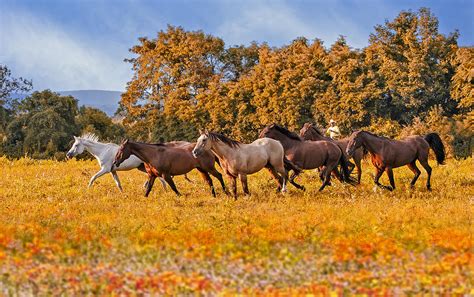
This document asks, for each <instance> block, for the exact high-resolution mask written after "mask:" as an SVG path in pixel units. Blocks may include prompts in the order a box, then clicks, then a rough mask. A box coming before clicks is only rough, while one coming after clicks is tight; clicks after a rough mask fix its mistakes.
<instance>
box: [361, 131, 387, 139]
mask: <svg viewBox="0 0 474 297" xmlns="http://www.w3.org/2000/svg"><path fill="white" fill-rule="evenodd" d="M360 132H364V133H367V134H369V135H371V136H374V137H377V138H382V139H385V140H393V139H391V138H388V137H385V136H379V135H377V134H374V133H372V132H369V131H366V130H360Z"/></svg>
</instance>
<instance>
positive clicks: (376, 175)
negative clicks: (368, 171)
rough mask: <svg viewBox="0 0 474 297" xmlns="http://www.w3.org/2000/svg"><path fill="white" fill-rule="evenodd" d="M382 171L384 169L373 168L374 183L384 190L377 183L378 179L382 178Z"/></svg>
mask: <svg viewBox="0 0 474 297" xmlns="http://www.w3.org/2000/svg"><path fill="white" fill-rule="evenodd" d="M384 171H385V168H378V167H376V168H375V177H374V183H375V184H376V185H377V186H379V187H381V188H384V186H383V185H381V184H380V183H379V179H380V177H381V176H382V174H383V172H384Z"/></svg>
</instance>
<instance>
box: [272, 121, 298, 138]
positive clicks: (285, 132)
mask: <svg viewBox="0 0 474 297" xmlns="http://www.w3.org/2000/svg"><path fill="white" fill-rule="evenodd" d="M268 128H269V129H272V128H274V129H275V130H277V131H278V132H280V133H281V134H283V135H285V136H287V137H288V138H291V139H294V140H298V141H301V137H299V136H298V134H296V133H295V132H291V131H289V130H288V129H286V128H284V127H282V126H280V125H277V124H272V125H270V126H268Z"/></svg>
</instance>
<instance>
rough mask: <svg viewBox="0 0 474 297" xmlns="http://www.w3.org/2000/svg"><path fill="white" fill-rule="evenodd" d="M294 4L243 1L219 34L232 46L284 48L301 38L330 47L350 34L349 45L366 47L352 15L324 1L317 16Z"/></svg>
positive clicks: (362, 34) (222, 25) (227, 19)
mask: <svg viewBox="0 0 474 297" xmlns="http://www.w3.org/2000/svg"><path fill="white" fill-rule="evenodd" d="M293 4H294V3H293ZM293 4H292V3H291V2H289V3H285V2H277V1H271V2H270V1H269V2H267V1H242V5H241V6H240V7H234V8H233V9H227V10H228V11H229V15H227V17H226V18H225V21H224V22H223V23H222V24H221V25H220V26H219V28H218V29H217V32H216V33H217V35H218V36H221V37H223V38H224V40H226V43H227V44H228V45H232V44H241V43H244V44H245V43H249V42H251V41H254V40H255V41H260V42H261V41H268V42H270V44H271V45H282V44H288V43H289V42H290V41H292V40H293V39H295V38H297V37H301V36H303V37H306V38H308V39H310V40H311V39H314V38H319V39H322V40H323V41H325V44H326V45H330V44H332V43H333V42H334V41H335V40H336V39H337V38H338V37H339V35H340V34H342V35H347V37H348V41H349V44H350V45H352V46H354V47H363V46H365V45H366V43H367V36H366V34H365V33H364V32H362V30H361V29H360V27H359V26H358V25H356V24H355V22H354V21H353V20H352V19H351V18H350V16H348V15H343V14H342V13H338V11H337V10H336V9H335V8H333V6H334V5H327V4H326V5H324V1H321V3H320V4H321V5H319V6H318V7H320V9H317V10H315V11H314V14H313V15H308V13H305V12H302V11H298V9H297V8H296V7H297V6H296V7H295V5H293ZM333 4H334V3H333ZM300 9H301V7H300ZM303 9H304V5H303ZM311 10H313V8H312V9H311Z"/></svg>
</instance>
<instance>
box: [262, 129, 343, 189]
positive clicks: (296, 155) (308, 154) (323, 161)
mask: <svg viewBox="0 0 474 297" xmlns="http://www.w3.org/2000/svg"><path fill="white" fill-rule="evenodd" d="M259 137H260V138H262V137H268V138H273V139H275V140H278V141H280V142H281V144H282V145H283V148H284V150H285V155H286V157H287V158H288V160H290V161H291V162H292V163H293V164H295V165H296V166H297V167H299V168H301V169H315V168H319V167H323V168H322V170H321V172H320V175H319V176H320V178H321V180H322V181H323V184H322V185H321V187H320V188H319V190H320V191H322V190H323V189H324V187H326V185H328V184H329V183H330V180H331V172H335V174H336V176H337V177H338V178H339V179H340V180H341V181H342V182H350V177H349V169H348V168H347V159H346V158H345V157H344V154H343V152H342V150H341V149H340V148H339V147H338V146H337V145H336V144H335V143H333V142H331V141H304V140H303V139H301V138H300V137H299V136H298V135H297V134H296V133H293V132H290V131H288V130H287V129H286V128H283V127H281V126H279V125H277V124H272V125H270V126H267V127H265V128H264V129H263V130H262V132H260V135H259ZM339 164H340V165H341V166H342V168H343V177H342V178H341V177H340V174H339V173H338V172H337V170H336V168H337V165H339ZM298 174H299V172H298V173H297V172H294V173H293V175H292V176H291V178H290V183H291V184H292V185H294V186H295V187H297V188H298V189H304V187H303V186H301V185H298V184H297V183H296V182H295V181H294V179H295V178H296V176H298Z"/></svg>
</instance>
